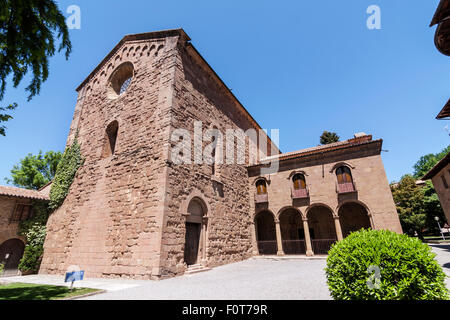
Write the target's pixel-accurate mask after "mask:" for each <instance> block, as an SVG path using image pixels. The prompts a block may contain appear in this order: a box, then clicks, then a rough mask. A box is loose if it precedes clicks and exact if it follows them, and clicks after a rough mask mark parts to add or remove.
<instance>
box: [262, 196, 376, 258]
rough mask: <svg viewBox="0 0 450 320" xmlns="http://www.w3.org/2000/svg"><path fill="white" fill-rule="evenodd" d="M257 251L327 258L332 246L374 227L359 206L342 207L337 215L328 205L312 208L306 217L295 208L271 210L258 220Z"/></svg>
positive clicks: (349, 204) (354, 203) (361, 206)
mask: <svg viewBox="0 0 450 320" xmlns="http://www.w3.org/2000/svg"><path fill="white" fill-rule="evenodd" d="M254 223H255V239H254V240H255V242H256V243H255V244H254V245H255V247H257V248H258V253H259V254H261V255H274V254H277V255H283V254H306V255H308V256H311V255H314V254H327V252H328V250H329V249H330V247H331V245H332V244H333V243H334V242H336V241H339V240H342V239H343V238H344V237H346V236H348V235H349V234H350V232H353V231H357V230H360V229H362V228H364V229H368V228H371V227H372V224H371V221H370V216H369V213H368V211H367V210H366V208H365V207H364V206H363V205H361V204H359V203H356V202H349V203H345V204H343V205H341V206H340V208H339V210H338V214H334V213H333V211H332V210H331V209H330V208H329V207H327V206H325V205H312V206H310V207H309V208H308V209H307V210H306V215H303V214H302V213H301V212H300V211H298V210H297V209H296V208H293V207H290V208H286V209H283V210H281V212H280V213H279V215H278V217H277V216H275V215H274V214H273V213H272V212H270V211H268V210H263V211H260V212H259V213H257V214H256V216H255V221H254Z"/></svg>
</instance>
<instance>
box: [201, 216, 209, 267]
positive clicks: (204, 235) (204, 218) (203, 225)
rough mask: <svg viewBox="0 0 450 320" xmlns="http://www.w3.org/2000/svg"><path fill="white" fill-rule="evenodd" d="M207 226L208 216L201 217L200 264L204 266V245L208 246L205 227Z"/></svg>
mask: <svg viewBox="0 0 450 320" xmlns="http://www.w3.org/2000/svg"><path fill="white" fill-rule="evenodd" d="M207 226H208V217H203V219H202V231H201V233H202V237H201V240H202V256H201V262H202V265H205V266H206V247H207V246H208V245H207V244H208V236H207V230H208V228H207Z"/></svg>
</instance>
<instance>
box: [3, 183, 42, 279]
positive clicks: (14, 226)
mask: <svg viewBox="0 0 450 320" xmlns="http://www.w3.org/2000/svg"><path fill="white" fill-rule="evenodd" d="M48 191H49V190H48V189H43V190H41V191H34V190H26V189H21V188H15V187H6V186H0V264H2V265H3V266H4V267H3V268H4V272H3V274H2V276H15V275H17V274H18V273H17V267H18V266H19V262H20V259H21V258H22V255H23V252H24V249H25V244H26V239H25V238H24V237H23V236H20V235H19V224H20V222H22V221H25V220H27V219H29V218H31V217H32V216H33V214H34V212H33V210H32V208H33V204H35V203H36V202H47V201H48V200H49V197H48Z"/></svg>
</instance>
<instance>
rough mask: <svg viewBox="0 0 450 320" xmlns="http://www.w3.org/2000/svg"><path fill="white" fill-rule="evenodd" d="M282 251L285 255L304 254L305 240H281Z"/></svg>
mask: <svg viewBox="0 0 450 320" xmlns="http://www.w3.org/2000/svg"><path fill="white" fill-rule="evenodd" d="M282 243H283V251H284V253H285V254H305V253H306V245H305V240H283V241H282Z"/></svg>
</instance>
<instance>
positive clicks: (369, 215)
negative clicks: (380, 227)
mask: <svg viewBox="0 0 450 320" xmlns="http://www.w3.org/2000/svg"><path fill="white" fill-rule="evenodd" d="M367 216H368V217H369V222H370V227H371V228H372V229H373V230H376V229H375V223H374V221H373V215H372V214H371V213H367Z"/></svg>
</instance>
